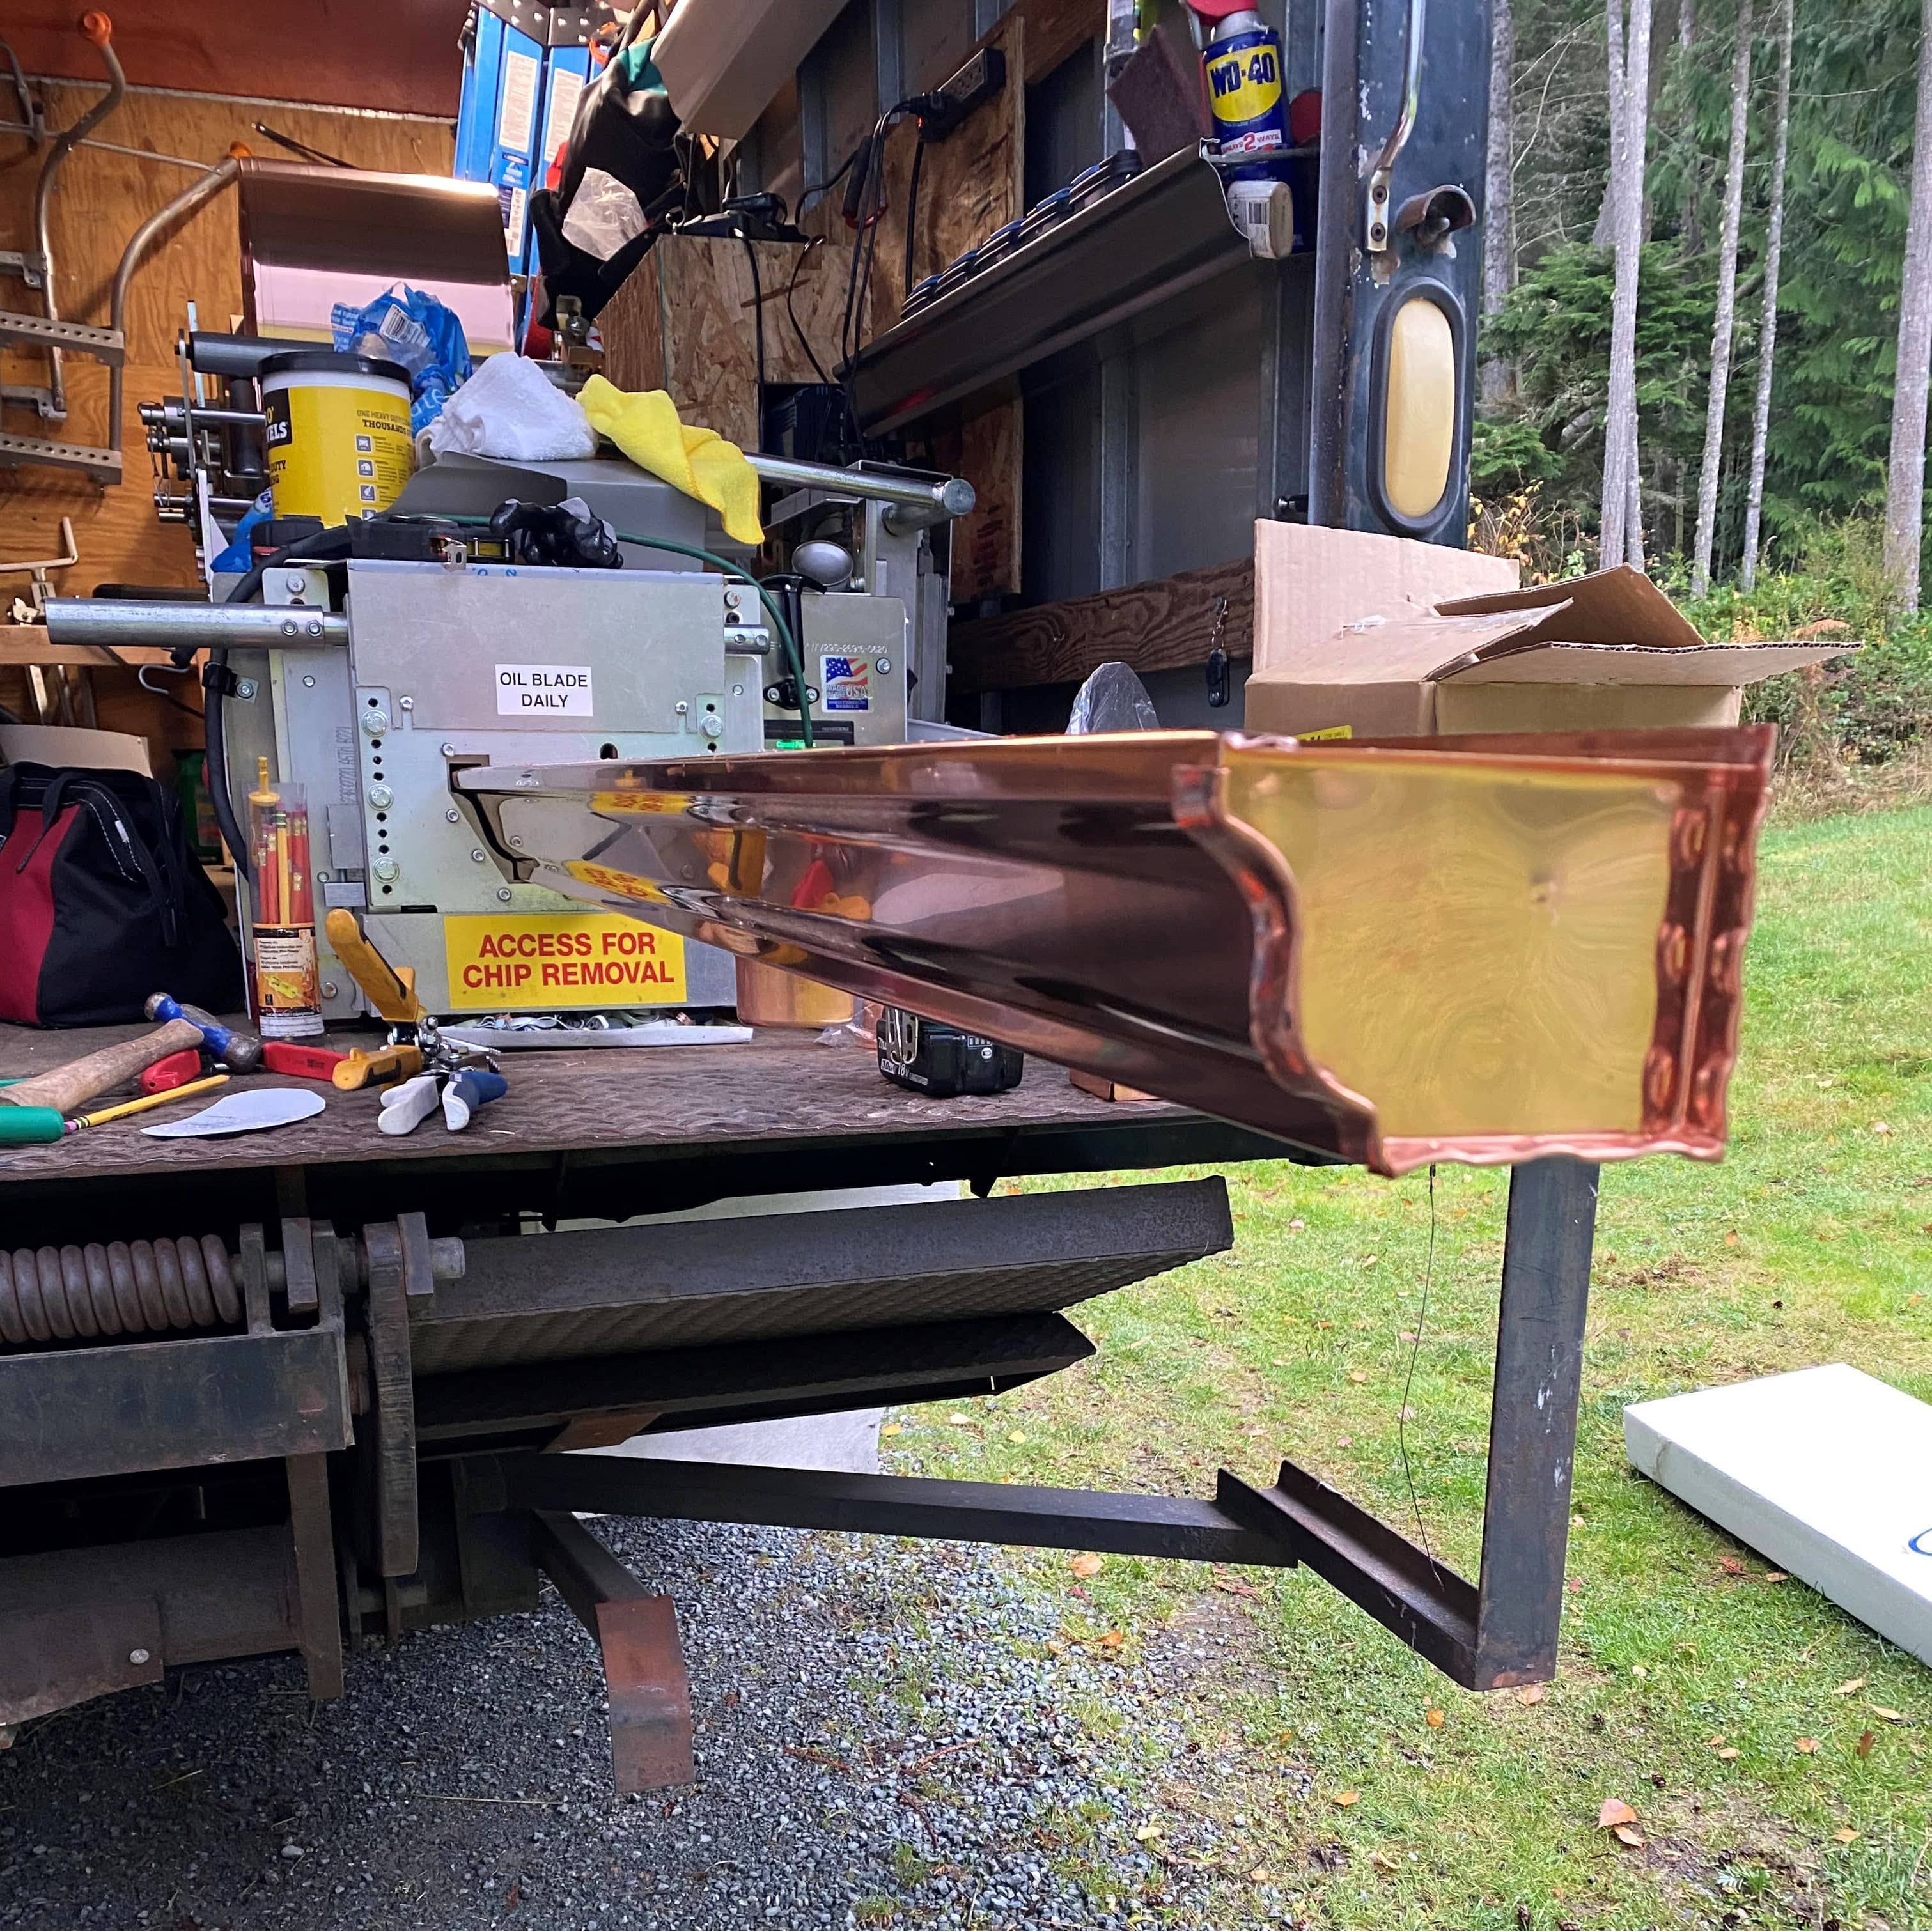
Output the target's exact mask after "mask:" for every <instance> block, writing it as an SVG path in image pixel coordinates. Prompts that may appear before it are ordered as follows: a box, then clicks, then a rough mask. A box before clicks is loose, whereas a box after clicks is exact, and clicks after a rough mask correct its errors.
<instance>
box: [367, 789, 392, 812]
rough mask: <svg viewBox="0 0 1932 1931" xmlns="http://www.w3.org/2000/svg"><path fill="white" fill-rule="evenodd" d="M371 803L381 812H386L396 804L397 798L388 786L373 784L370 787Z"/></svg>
mask: <svg viewBox="0 0 1932 1931" xmlns="http://www.w3.org/2000/svg"><path fill="white" fill-rule="evenodd" d="M369 802H370V803H371V804H372V805H374V806H375V808H377V811H387V810H388V809H389V807H390V806H391V805H392V804H394V803H395V793H392V791H391V790H390V789H389V787H388V786H387V785H386V784H372V785H371V786H370V787H369Z"/></svg>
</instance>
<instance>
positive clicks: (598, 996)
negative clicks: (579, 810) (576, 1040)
mask: <svg viewBox="0 0 1932 1931" xmlns="http://www.w3.org/2000/svg"><path fill="white" fill-rule="evenodd" d="M443 957H444V959H445V961H446V964H447V966H448V967H449V1004H450V1008H451V1009H452V1011H453V1012H493V1011H496V1010H497V1009H499V1008H502V1007H504V1006H672V1005H676V1004H677V1003H679V1001H681V1000H683V999H684V998H685V996H686V992H685V970H684V941H683V940H682V939H681V938H679V937H678V935H677V934H676V933H675V932H661V931H658V929H657V928H656V927H655V926H654V925H642V924H640V923H639V922H638V921H637V920H636V919H627V918H625V916H623V915H622V913H616V912H530V913H515V914H511V915H508V916H502V917H497V916H492V915H490V914H489V913H452V914H451V915H450V916H448V917H446V919H444V920H443Z"/></svg>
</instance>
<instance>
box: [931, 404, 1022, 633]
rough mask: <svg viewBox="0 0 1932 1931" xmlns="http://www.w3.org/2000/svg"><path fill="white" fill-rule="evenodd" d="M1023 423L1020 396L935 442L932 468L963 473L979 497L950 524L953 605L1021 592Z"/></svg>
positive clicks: (984, 411) (970, 419)
mask: <svg viewBox="0 0 1932 1931" xmlns="http://www.w3.org/2000/svg"><path fill="white" fill-rule="evenodd" d="M1024 423H1025V415H1024V414H1023V413H1022V410H1021V407H1020V405H1019V401H1018V400H1017V399H1007V400H1001V401H999V402H996V403H994V404H993V405H992V406H991V407H990V408H988V409H981V410H980V412H978V413H977V415H969V416H968V417H966V418H965V419H964V420H963V421H962V422H961V423H960V424H959V427H958V428H957V429H956V430H951V431H950V432H948V433H946V434H944V435H943V436H937V437H935V439H934V440H933V445H932V450H933V454H932V464H933V466H934V468H935V469H944V470H946V471H947V472H950V473H951V474H952V475H959V476H964V477H965V478H966V480H967V481H968V482H969V483H971V484H972V485H973V488H974V493H975V495H976V496H977V501H976V502H974V505H973V509H972V513H971V514H970V515H968V516H963V517H961V518H960V519H959V521H958V522H957V523H955V524H954V525H953V576H952V583H951V594H952V598H953V601H954V602H955V603H957V604H972V603H978V602H980V601H982V600H983V599H985V598H994V597H1010V596H1017V595H1019V586H1020V487H1021V477H1022V473H1023V470H1022V460H1021V459H1022V453H1023V452H1022V444H1021V437H1022V433H1023V424H1024Z"/></svg>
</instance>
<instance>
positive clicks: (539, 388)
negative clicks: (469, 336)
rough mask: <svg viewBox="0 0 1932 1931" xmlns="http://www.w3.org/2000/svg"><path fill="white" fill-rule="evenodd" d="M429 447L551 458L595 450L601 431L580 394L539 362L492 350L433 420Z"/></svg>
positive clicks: (525, 459) (516, 459)
mask: <svg viewBox="0 0 1932 1931" xmlns="http://www.w3.org/2000/svg"><path fill="white" fill-rule="evenodd" d="M429 446H430V447H431V448H432V449H433V450H434V451H436V453H437V454H438V455H439V456H448V455H464V456H495V457H500V458H501V459H502V460H504V461H505V462H511V463H553V462H558V461H561V460H565V459H566V458H573V459H574V458H577V457H586V456H594V455H595V454H596V453H597V432H596V430H594V429H592V427H591V426H590V423H589V418H587V417H586V415H584V413H583V410H582V409H580V407H579V406H577V400H576V398H575V397H574V396H567V395H565V394H564V393H563V391H562V390H561V389H559V388H556V386H555V385H554V384H553V383H552V382H551V381H550V378H549V377H548V376H546V375H545V374H544V372H543V371H542V370H541V369H540V368H538V367H537V365H536V364H535V363H534V362H532V361H529V360H528V359H527V358H526V357H524V356H522V355H492V356H490V358H488V360H487V361H485V362H484V364H483V366H482V367H481V368H480V369H478V370H477V371H476V373H475V374H474V375H473V376H471V377H470V378H469V381H467V382H465V383H464V384H463V386H462V387H461V388H460V389H458V391H456V393H455V394H454V395H453V396H452V397H450V399H449V401H448V402H447V403H445V404H444V405H443V413H442V414H441V415H439V416H438V417H437V419H436V420H435V421H434V422H433V423H431V424H430V430H429Z"/></svg>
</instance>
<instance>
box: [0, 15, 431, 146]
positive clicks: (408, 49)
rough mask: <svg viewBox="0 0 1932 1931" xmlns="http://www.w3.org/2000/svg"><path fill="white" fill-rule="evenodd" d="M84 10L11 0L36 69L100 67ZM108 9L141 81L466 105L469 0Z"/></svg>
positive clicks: (10, 30)
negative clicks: (81, 30) (462, 46)
mask: <svg viewBox="0 0 1932 1931" xmlns="http://www.w3.org/2000/svg"><path fill="white" fill-rule="evenodd" d="M80 10H81V9H80V0H10V4H8V7H7V26H6V31H7V39H8V40H10V41H11V42H12V43H13V49H14V51H15V52H17V54H19V55H20V63H21V64H22V66H23V67H25V68H26V70H27V72H28V73H48V74H66V75H71V76H73V77H74V78H75V79H80V80H98V79H99V78H100V76H101V57H100V55H98V54H97V53H96V52H95V50H94V49H93V48H92V46H90V45H89V43H88V42H86V40H83V39H82V37H80V34H78V33H77V32H76V31H75V30H74V22H75V21H76V20H77V19H78V18H79V16H80ZM107 10H108V12H109V13H110V15H111V16H113V22H114V50H115V52H116V53H118V55H120V56H121V65H122V67H124V68H125V69H126V70H127V78H128V79H129V81H130V82H132V83H133V85H136V86H137V87H181V88H194V89H196V90H199V91H202V92H207V93H215V94H242V93H248V94H257V95H260V96H262V97H266V98H267V99H269V100H308V101H314V102H317V103H325V104H329V105H333V106H338V107H376V108H381V109H385V110H386V111H388V112H400V113H416V114H438V115H451V116H454V115H455V112H456V97H457V93H458V88H459V87H460V85H461V82H462V78H463V63H462V58H461V56H460V55H459V54H458V52H457V46H456V40H457V35H458V34H459V33H460V31H462V28H463V16H464V15H465V14H466V13H467V11H468V10H469V7H468V0H404V4H402V5H401V6H398V5H397V4H395V0H254V4H252V5H249V6H246V7H223V6H214V5H211V4H209V0H133V4H131V5H129V4H123V5H119V6H110V7H109V8H108V9H107ZM8 104H9V106H11V104H12V103H11V101H10V100H9V103H8ZM258 111H259V110H258ZM9 118H11V117H10V116H9ZM264 118H266V119H268V120H270V121H275V119H276V117H275V115H273V114H269V115H266V116H265V117H264ZM278 124H279V123H278ZM293 131H294V130H293V129H284V132H285V133H292V132H293ZM106 138H108V139H114V140H120V139H123V138H124V136H121V135H118V134H116V135H113V136H106ZM296 139H298V140H306V139H308V136H306V135H304V134H297V135H296Z"/></svg>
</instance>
